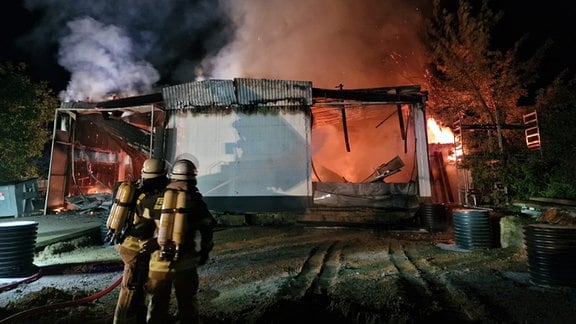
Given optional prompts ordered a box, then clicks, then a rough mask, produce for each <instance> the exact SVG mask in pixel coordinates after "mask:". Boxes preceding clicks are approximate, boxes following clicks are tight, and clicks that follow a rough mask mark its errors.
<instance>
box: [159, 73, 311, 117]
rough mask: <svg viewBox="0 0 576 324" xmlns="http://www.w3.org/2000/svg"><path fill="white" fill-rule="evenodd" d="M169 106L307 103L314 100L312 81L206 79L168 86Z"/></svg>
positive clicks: (166, 94) (165, 89) (179, 107)
mask: <svg viewBox="0 0 576 324" xmlns="http://www.w3.org/2000/svg"><path fill="white" fill-rule="evenodd" d="M162 94H163V97H164V103H165V107H166V109H167V110H171V109H190V108H194V107H198V108H200V107H229V106H232V105H240V106H277V107H280V106H281V107H286V106H303V105H308V106H309V105H311V104H312V82H311V81H290V80H271V79H243V78H239V79H234V80H205V81H197V82H190V83H185V84H179V85H175V86H171V87H166V88H164V89H163V91H162Z"/></svg>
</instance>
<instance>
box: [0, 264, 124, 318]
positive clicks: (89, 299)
mask: <svg viewBox="0 0 576 324" xmlns="http://www.w3.org/2000/svg"><path fill="white" fill-rule="evenodd" d="M38 273H40V272H38ZM31 277H32V276H31ZM22 282H23V281H20V282H19V283H22ZM120 283H122V275H121V276H120V278H118V279H117V280H116V281H115V282H114V283H112V284H111V285H110V286H108V287H106V288H105V289H104V290H102V291H100V292H97V293H95V294H93V295H91V296H88V297H84V298H81V299H78V300H71V301H66V302H62V303H56V304H50V305H43V306H39V307H36V308H31V309H27V310H25V311H22V312H20V313H16V314H13V315H10V316H8V317H6V318H4V319H0V323H9V322H10V321H12V320H14V319H16V318H20V317H24V316H30V315H34V314H38V313H41V312H43V311H47V310H54V309H59V308H66V307H72V306H78V305H82V304H87V303H90V302H93V301H95V300H97V299H99V298H101V297H102V296H104V295H106V294H108V293H110V292H111V291H112V290H114V288H116V287H117V286H118V285H119V284H120ZM2 288H4V286H2Z"/></svg>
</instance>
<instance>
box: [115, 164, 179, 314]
mask: <svg viewBox="0 0 576 324" xmlns="http://www.w3.org/2000/svg"><path fill="white" fill-rule="evenodd" d="M141 173H142V175H141V181H140V184H139V187H138V188H137V189H136V193H135V195H134V198H135V205H134V206H133V213H132V218H131V219H128V220H127V222H128V226H127V229H126V231H125V233H124V235H123V237H122V239H120V240H119V242H117V244H116V246H115V247H116V250H117V251H118V254H119V255H120V258H121V259H122V261H123V262H124V272H123V277H122V284H121V286H120V293H119V295H118V301H117V304H116V310H115V312H114V323H117V324H118V323H146V313H147V311H146V301H145V298H146V293H145V290H144V285H145V283H146V280H147V279H148V266H149V261H150V254H151V253H152V252H153V250H155V249H156V248H157V247H158V246H157V245H156V239H155V232H156V223H155V219H159V218H160V212H161V205H158V206H156V205H155V204H156V202H157V198H158V197H159V196H160V197H161V196H162V193H163V191H164V188H165V187H166V185H167V184H168V182H169V180H168V177H167V168H166V162H165V161H164V160H161V159H147V160H146V161H144V164H143V166H142V172H141ZM111 211H112V210H111Z"/></svg>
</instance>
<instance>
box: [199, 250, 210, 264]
mask: <svg viewBox="0 0 576 324" xmlns="http://www.w3.org/2000/svg"><path fill="white" fill-rule="evenodd" d="M208 259H209V257H208V253H205V252H200V258H199V259H198V265H199V266H202V265H205V264H206V262H208Z"/></svg>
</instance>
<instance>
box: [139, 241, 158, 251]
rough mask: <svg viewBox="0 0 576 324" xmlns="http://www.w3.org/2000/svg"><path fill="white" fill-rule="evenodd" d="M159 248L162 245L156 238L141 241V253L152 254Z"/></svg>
mask: <svg viewBox="0 0 576 324" xmlns="http://www.w3.org/2000/svg"><path fill="white" fill-rule="evenodd" d="M158 249H160V245H159V244H158V240H156V238H151V239H147V240H143V241H140V253H142V254H150V253H152V252H154V251H156V250H158Z"/></svg>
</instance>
